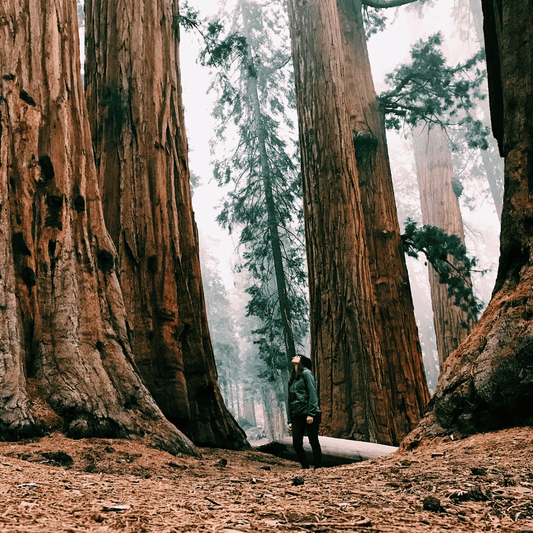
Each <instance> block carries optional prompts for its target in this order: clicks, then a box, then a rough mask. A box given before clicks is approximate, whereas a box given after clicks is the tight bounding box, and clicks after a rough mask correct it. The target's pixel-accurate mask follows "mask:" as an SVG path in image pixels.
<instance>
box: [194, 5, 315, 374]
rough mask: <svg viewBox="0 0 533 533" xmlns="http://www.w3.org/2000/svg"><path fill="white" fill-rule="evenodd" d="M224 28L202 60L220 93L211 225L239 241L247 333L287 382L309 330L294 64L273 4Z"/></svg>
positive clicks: (239, 13)
mask: <svg viewBox="0 0 533 533" xmlns="http://www.w3.org/2000/svg"><path fill="white" fill-rule="evenodd" d="M223 20H224V21H225V23H226V25H228V26H229V28H230V30H229V31H230V33H227V34H224V33H223V31H222V25H221V24H218V25H213V24H211V26H210V31H209V34H210V35H211V39H210V40H208V46H207V47H206V49H205V51H204V53H203V62H204V64H206V65H207V66H209V67H211V68H214V69H215V74H216V76H215V80H214V81H213V84H212V87H213V89H214V90H215V91H216V92H217V95H218V99H217V102H216V105H215V109H214V113H213V115H214V117H215V119H216V121H217V128H216V131H215V139H214V140H213V146H214V153H215V155H216V156H218V157H217V158H216V162H215V171H214V175H215V178H216V180H217V181H218V183H219V184H220V185H222V186H227V185H229V187H230V188H231V191H230V192H229V193H228V194H227V196H226V197H225V199H224V201H223V204H222V210H221V212H220V215H219V216H218V221H219V222H220V223H221V224H222V225H223V226H224V227H226V228H228V229H229V230H230V232H237V233H238V234H239V245H240V247H241V253H242V262H241V263H240V264H239V265H238V268H245V269H246V270H248V271H249V272H250V274H251V278H250V279H251V280H252V282H253V284H252V285H251V286H249V287H248V288H247V290H246V292H248V294H249V295H250V301H249V303H248V305H247V310H248V314H249V315H250V316H256V317H257V318H259V319H260V321H261V326H260V327H259V328H257V329H256V330H255V331H254V335H255V337H256V342H257V343H258V345H259V349H260V356H261V357H262V358H263V360H264V361H265V362H267V364H268V366H269V367H270V369H271V378H272V379H275V378H276V377H279V376H280V374H284V375H286V374H287V369H288V362H289V361H290V360H291V359H292V357H293V356H294V354H295V353H296V351H297V348H296V347H297V346H299V345H300V346H301V344H302V340H303V338H304V337H305V335H306V334H307V330H308V328H307V307H308V304H307V299H306V289H307V287H306V275H305V260H304V253H303V251H304V245H303V240H304V239H303V227H302V206H301V183H300V174H299V171H298V157H297V146H296V139H295V132H294V124H293V120H292V118H293V117H292V116H291V115H292V114H294V105H295V103H294V85H293V81H292V64H291V62H290V50H288V49H287V47H286V44H285V41H283V40H280V39H279V36H280V34H281V35H283V34H285V35H286V34H287V32H288V22H287V20H286V14H285V12H284V10H283V6H282V4H281V3H280V2H272V3H270V4H268V5H263V4H261V3H258V2H255V1H249V0H240V1H238V2H237V3H236V6H235V7H234V9H233V10H232V12H231V14H230V15H228V16H227V17H224V19H223ZM232 137H234V138H235V139H236V141H235V145H233V143H231V141H230V139H231V138H232ZM221 152H222V153H223V154H224V155H223V156H220V154H221ZM228 152H229V154H228ZM285 381H286V380H285Z"/></svg>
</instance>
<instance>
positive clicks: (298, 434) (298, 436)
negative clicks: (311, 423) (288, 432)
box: [292, 416, 309, 468]
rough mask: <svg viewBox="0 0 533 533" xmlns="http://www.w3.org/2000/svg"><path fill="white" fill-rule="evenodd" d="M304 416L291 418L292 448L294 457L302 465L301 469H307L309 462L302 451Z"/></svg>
mask: <svg viewBox="0 0 533 533" xmlns="http://www.w3.org/2000/svg"><path fill="white" fill-rule="evenodd" d="M306 418H307V417H305V416H293V417H292V446H293V448H294V451H295V452H296V457H298V461H300V464H301V465H302V468H309V461H308V460H307V455H305V451H304V432H305V425H306Z"/></svg>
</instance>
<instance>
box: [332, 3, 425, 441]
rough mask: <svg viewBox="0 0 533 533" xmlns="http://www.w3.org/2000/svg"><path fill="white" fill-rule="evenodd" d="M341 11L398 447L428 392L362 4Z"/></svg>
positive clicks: (386, 382) (414, 422)
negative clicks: (369, 57) (369, 56)
mask: <svg viewBox="0 0 533 533" xmlns="http://www.w3.org/2000/svg"><path fill="white" fill-rule="evenodd" d="M337 7H338V10H339V16H340V22H341V31H342V37H343V46H344V54H345V84H346V96H347V102H348V111H349V114H350V123H351V128H352V132H353V135H354V146H355V158H356V161H357V172H358V177H359V187H360V189H361V200H362V206H363V214H364V217H365V228H366V241H365V244H366V247H367V250H368V257H369V264H370V274H371V277H372V283H373V285H374V291H375V297H376V306H375V311H376V325H377V327H378V332H379V337H380V341H381V348H382V353H383V364H384V368H383V370H384V381H383V386H384V387H386V388H387V391H388V393H389V394H390V399H391V406H392V413H391V414H392V421H393V426H392V431H393V435H394V437H393V442H394V443H395V444H397V443H399V442H400V441H401V439H402V438H403V437H405V435H407V433H409V432H410V431H412V430H413V429H414V428H415V427H416V425H417V424H418V422H419V421H420V419H421V418H422V415H423V413H424V409H425V407H426V404H427V402H428V401H429V391H428V387H427V382H426V376H425V371H424V363H423V359H422V349H421V347H420V341H419V338H418V329H417V326H416V321H415V314H414V307H413V300H412V296H411V289H410V285H409V275H408V273H407V267H406V264H405V255H404V251H403V246H402V241H401V235H400V226H399V223H398V214H397V212H396V203H395V199H394V191H393V187H392V176H391V171H390V164H389V155H388V150H387V138H386V134H385V124H384V119H383V114H382V112H381V110H380V108H379V104H378V101H377V97H376V92H375V89H374V82H373V80H372V72H371V68H370V62H369V59H368V51H367V45H366V37H365V31H364V25H363V17H362V6H361V2H360V1H359V0H355V1H354V0H337Z"/></svg>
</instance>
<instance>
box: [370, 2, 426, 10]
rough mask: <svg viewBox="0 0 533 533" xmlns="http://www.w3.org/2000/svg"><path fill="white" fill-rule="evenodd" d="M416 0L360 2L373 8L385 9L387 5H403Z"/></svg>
mask: <svg viewBox="0 0 533 533" xmlns="http://www.w3.org/2000/svg"><path fill="white" fill-rule="evenodd" d="M416 1H417V0H362V2H361V3H362V4H363V5H365V6H368V7H373V8H375V9H385V8H388V7H398V6H404V5H406V4H412V3H413V2H416Z"/></svg>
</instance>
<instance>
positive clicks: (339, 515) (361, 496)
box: [0, 428, 533, 533]
mask: <svg viewBox="0 0 533 533" xmlns="http://www.w3.org/2000/svg"><path fill="white" fill-rule="evenodd" d="M532 454H533V430H532V429H531V428H518V429H510V430H504V431H500V432H495V433H489V434H484V435H476V436H473V437H470V438H468V439H465V440H461V441H452V440H450V439H442V440H433V441H431V442H427V443H425V444H423V445H422V446H420V447H419V448H417V449H416V450H414V451H412V452H405V453H402V454H400V453H395V454H392V455H390V456H387V457H383V458H381V459H379V460H374V461H365V462H362V463H357V464H352V465H346V466H338V467H334V468H327V469H326V468H325V469H322V470H317V471H316V472H315V471H305V472H303V473H302V471H301V470H300V469H299V468H298V465H297V464H295V463H293V462H290V461H285V460H282V459H278V458H275V457H273V456H270V455H266V454H263V453H259V452H256V451H247V452H231V451H226V450H211V449H203V450H202V455H203V457H202V458H201V459H195V458H191V457H187V456H180V457H175V456H172V455H169V454H167V453H165V452H161V451H158V450H154V449H151V448H147V447H145V446H143V445H141V444H139V443H136V442H130V441H121V440H107V439H90V440H81V441H73V440H69V439H66V438H65V437H64V436H63V435H61V434H59V433H57V434H54V435H52V436H50V437H46V438H43V439H40V440H36V441H32V442H24V443H0V531H1V532H11V531H17V532H28V533H30V532H39V533H46V532H54V533H56V532H78V531H80V532H81V531H87V532H108V531H125V532H126V531H131V532H144V531H146V532H186V531H205V532H221V533H222V532H223V533H236V532H249V531H259V532H263V531H281V532H283V531H301V532H305V531H321V532H326V531H339V532H346V531H363V532H368V533H371V532H377V531H380V532H389V531H409V532H411V531H412V532H416V533H418V532H420V533H422V532H438V531H454V532H462V531H465V532H467V531H468V532H470V531H472V532H474V531H502V532H504V531H505V532H510V531H516V532H524V533H525V532H533V463H532ZM297 478H300V479H297ZM302 482H303V483H302Z"/></svg>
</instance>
